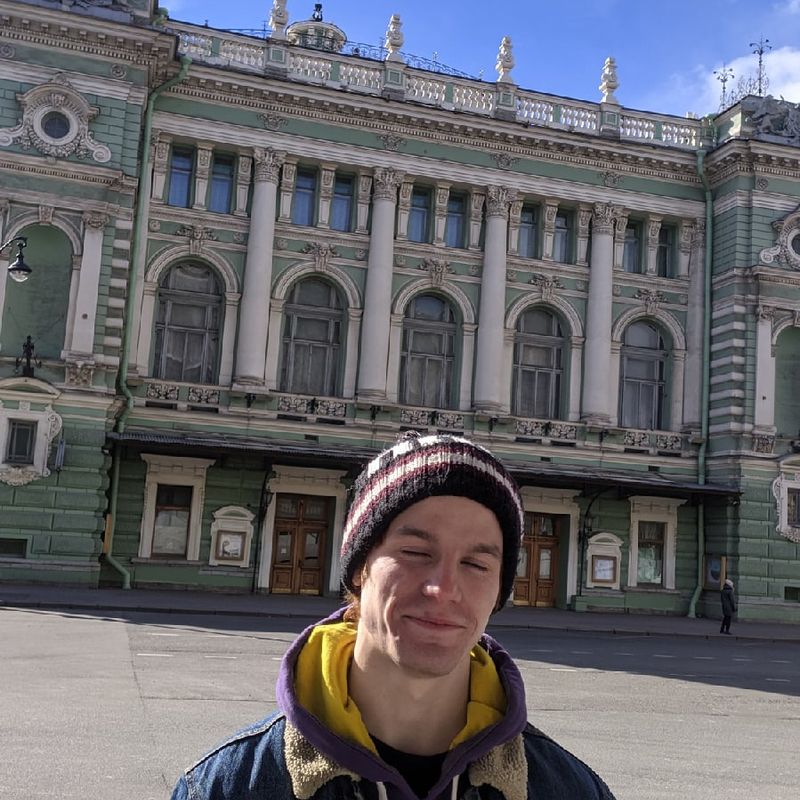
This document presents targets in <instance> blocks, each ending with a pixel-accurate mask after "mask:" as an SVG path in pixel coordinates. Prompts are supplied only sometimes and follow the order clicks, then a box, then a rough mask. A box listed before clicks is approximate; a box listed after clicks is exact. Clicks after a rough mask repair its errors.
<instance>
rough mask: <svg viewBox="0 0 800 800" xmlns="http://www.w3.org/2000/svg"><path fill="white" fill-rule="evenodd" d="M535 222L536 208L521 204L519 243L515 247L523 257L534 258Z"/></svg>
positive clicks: (535, 242)
mask: <svg viewBox="0 0 800 800" xmlns="http://www.w3.org/2000/svg"><path fill="white" fill-rule="evenodd" d="M536 222H537V220H536V208H534V207H533V206H523V207H522V213H521V214H520V218H519V245H518V247H517V252H518V253H519V254H520V256H522V257H523V258H536V244H537V241H536V240H537V229H536Z"/></svg>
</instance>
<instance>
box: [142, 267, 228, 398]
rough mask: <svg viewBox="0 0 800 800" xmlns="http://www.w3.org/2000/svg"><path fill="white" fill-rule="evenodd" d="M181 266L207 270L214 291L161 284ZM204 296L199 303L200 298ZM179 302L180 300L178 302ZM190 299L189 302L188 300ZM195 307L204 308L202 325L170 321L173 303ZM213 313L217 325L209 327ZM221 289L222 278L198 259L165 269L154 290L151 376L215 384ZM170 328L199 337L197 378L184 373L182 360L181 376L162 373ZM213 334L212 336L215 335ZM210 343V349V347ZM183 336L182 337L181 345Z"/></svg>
mask: <svg viewBox="0 0 800 800" xmlns="http://www.w3.org/2000/svg"><path fill="white" fill-rule="evenodd" d="M183 266H192V267H202V268H203V269H206V270H208V272H209V273H210V275H211V276H212V278H213V279H214V281H215V283H216V287H217V293H216V294H209V293H204V292H191V291H189V290H186V289H172V288H167V287H165V286H164V284H165V283H166V282H168V281H169V279H170V277H171V275H172V273H173V271H174V270H177V269H179V268H181V267H183ZM203 299H205V303H204V304H203V303H202V302H201V300H203ZM181 301H183V302H181ZM189 301H193V302H189ZM162 303H164V304H165V305H166V309H165V312H164V317H165V319H164V322H161V321H160V317H161V306H162ZM181 305H183V306H186V307H197V308H204V309H205V324H204V325H203V327H194V328H193V327H189V326H187V325H178V324H177V323H175V324H173V323H171V321H170V318H171V316H172V310H173V308H174V307H175V306H181ZM214 313H216V318H217V325H216V327H212V325H211V319H210V317H211V316H213V315H214ZM224 313H225V290H224V284H223V281H222V280H221V279H220V277H219V275H218V274H217V272H216V270H215V269H214V268H213V267H211V266H210V265H208V264H205V263H203V262H201V261H191V260H183V261H179V262H176V263H175V264H172V265H171V266H170V267H169V268H168V269H166V270H165V271H164V273H163V275H162V276H161V279H160V280H159V282H158V288H157V289H156V302H155V314H154V321H153V368H152V375H153V377H154V378H158V379H159V380H169V381H177V382H178V383H196V384H204V385H212V386H216V385H218V381H219V369H220V361H221V352H220V350H221V348H220V345H221V342H222V331H223V328H224V322H225V321H224V318H223V315H224ZM170 331H176V332H177V331H183V332H185V333H186V334H188V333H195V334H201V335H202V336H203V348H202V352H203V356H202V366H201V370H202V376H201V378H202V379H201V380H192V379H189V378H187V376H186V374H185V368H186V366H187V365H186V363H185V360H184V361H182V364H183V368H182V371H181V376H180V377H178V378H176V377H172V376H168V375H166V374H165V372H166V366H167V363H168V352H167V347H166V345H167V336H168V333H169V332H170ZM215 337H216V338H215ZM212 343H213V352H211V350H212ZM185 347H186V339H185V340H184V348H185Z"/></svg>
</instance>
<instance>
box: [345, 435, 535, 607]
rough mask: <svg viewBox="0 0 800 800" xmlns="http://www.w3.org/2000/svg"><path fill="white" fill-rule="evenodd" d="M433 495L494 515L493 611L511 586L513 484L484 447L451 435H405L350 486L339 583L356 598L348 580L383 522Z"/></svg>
mask: <svg viewBox="0 0 800 800" xmlns="http://www.w3.org/2000/svg"><path fill="white" fill-rule="evenodd" d="M437 495H455V496H458V497H467V498H469V499H470V500H475V501H476V502H478V503H480V504H481V505H484V506H486V507H487V508H488V509H490V510H491V511H493V512H494V515H495V517H497V521H498V523H499V524H500V529H501V530H502V532H503V565H502V572H501V576H500V595H499V599H498V608H500V607H502V606H503V605H505V603H506V601H507V600H508V598H509V596H510V595H511V589H512V587H513V584H514V576H515V574H516V569H517V557H518V555H519V547H520V541H521V539H522V532H523V525H522V523H523V511H522V501H521V498H520V495H519V489H518V488H517V485H516V483H515V482H514V479H513V478H512V477H511V476H510V475H509V474H508V472H507V470H506V469H505V467H504V466H503V465H502V464H501V463H500V462H499V461H498V460H497V459H496V458H495V457H494V456H493V455H492V454H491V453H490V452H489V451H488V450H486V449H485V448H483V447H480V446H479V445H476V444H474V443H473V442H470V441H469V440H467V439H462V438H459V437H456V436H446V435H431V436H428V435H425V436H420V435H419V434H417V433H415V432H413V431H410V432H408V433H406V434H404V436H403V437H402V438H401V439H399V440H398V442H397V443H396V444H395V445H394V446H393V447H390V448H389V449H388V450H384V451H383V452H382V453H381V454H380V455H378V456H376V457H375V458H374V459H373V460H372V461H370V462H369V464H367V466H366V467H365V468H364V471H363V472H362V473H361V474H360V475H359V476H358V478H357V479H356V481H355V484H354V485H353V502H352V504H351V506H350V511H349V512H348V515H347V520H346V521H345V525H344V534H343V537H342V552H341V566H342V582H343V583H344V585H345V587H347V589H349V590H350V591H351V592H354V593H356V590H355V587H354V586H353V576H354V575H356V574H357V573H358V572H359V570H360V569H361V568H362V566H363V565H364V563H365V562H366V560H367V555H368V554H369V551H370V550H371V549H372V548H373V547H375V545H377V544H380V542H381V540H382V539H383V535H384V533H385V532H386V529H387V528H388V527H389V523H390V522H391V521H392V520H393V519H394V518H395V517H396V516H397V515H398V514H400V513H401V512H402V511H404V510H405V509H407V508H408V507H409V506H412V505H414V503H418V502H419V501H420V500H424V499H425V498H426V497H434V496H437Z"/></svg>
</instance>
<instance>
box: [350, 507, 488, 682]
mask: <svg viewBox="0 0 800 800" xmlns="http://www.w3.org/2000/svg"><path fill="white" fill-rule="evenodd" d="M502 557H503V535H502V532H501V530H500V525H499V523H498V521H497V518H496V517H495V515H494V514H493V513H492V512H491V511H490V510H489V509H488V508H486V506H483V505H481V504H480V503H476V502H475V501H474V500H469V499H468V498H466V497H452V496H443V497H428V498H426V499H425V500H421V501H420V502H419V503H415V504H414V505H413V506H411V507H410V508H407V509H406V510H405V511H403V512H402V513H401V514H398V515H397V516H396V517H395V518H394V519H393V520H392V522H391V524H390V525H389V528H388V530H387V532H386V535H385V536H384V539H383V541H382V542H381V544H380V545H378V546H377V547H375V548H373V550H372V551H371V552H370V554H369V557H368V558H367V562H366V565H365V568H364V570H363V572H362V573H361V575H359V576H356V581H357V582H358V583H360V585H361V618H360V621H359V624H358V636H357V639H356V657H357V658H358V659H359V662H360V663H362V664H364V665H365V666H367V668H369V667H370V666H376V667H379V668H386V667H388V666H389V662H391V663H392V664H394V665H395V666H396V667H399V668H400V669H401V670H403V671H404V672H405V673H406V674H407V675H409V677H442V676H444V675H448V674H450V673H451V672H453V671H454V670H455V669H457V668H458V667H459V666H461V665H464V663H465V662H467V661H468V659H469V651H470V650H471V649H472V647H473V646H474V645H475V643H476V642H477V641H478V639H479V638H480V636H481V634H482V633H483V631H484V629H485V628H486V623H487V622H488V620H489V615H490V614H491V613H492V610H493V609H494V607H495V605H496V603H497V598H498V594H499V591H500V572H501V565H502Z"/></svg>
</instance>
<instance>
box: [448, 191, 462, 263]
mask: <svg viewBox="0 0 800 800" xmlns="http://www.w3.org/2000/svg"><path fill="white" fill-rule="evenodd" d="M456 203H458V204H460V209H457V208H455V207H454V206H455V204H456ZM466 240H467V194H466V192H450V193H449V194H448V196H447V209H446V210H445V223H444V244H445V247H452V248H456V249H463V248H464V247H465V242H466Z"/></svg>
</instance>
